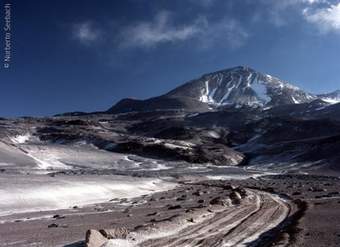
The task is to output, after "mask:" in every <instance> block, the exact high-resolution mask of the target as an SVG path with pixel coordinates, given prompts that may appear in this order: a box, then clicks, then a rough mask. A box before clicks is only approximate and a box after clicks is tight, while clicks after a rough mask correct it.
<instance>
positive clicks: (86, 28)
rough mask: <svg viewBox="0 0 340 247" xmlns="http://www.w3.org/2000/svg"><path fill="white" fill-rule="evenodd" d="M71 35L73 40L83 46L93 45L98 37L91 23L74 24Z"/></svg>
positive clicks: (98, 34)
mask: <svg viewBox="0 0 340 247" xmlns="http://www.w3.org/2000/svg"><path fill="white" fill-rule="evenodd" d="M72 33H73V37H74V38H76V39H77V40H79V41H80V42H82V43H84V44H90V43H93V42H95V41H97V40H98V39H99V37H100V31H99V30H97V29H95V28H94V25H93V24H92V23H91V22H84V23H79V24H75V25H74V26H73V32H72Z"/></svg>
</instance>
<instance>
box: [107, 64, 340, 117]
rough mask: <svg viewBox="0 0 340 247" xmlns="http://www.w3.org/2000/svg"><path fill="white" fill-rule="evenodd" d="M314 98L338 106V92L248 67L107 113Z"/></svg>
mask: <svg viewBox="0 0 340 247" xmlns="http://www.w3.org/2000/svg"><path fill="white" fill-rule="evenodd" d="M317 99H321V100H323V101H325V102H327V103H330V104H334V103H339V102H340V90H337V91H335V92H331V93H329V94H312V93H309V92H305V91H304V90H302V89H300V88H299V87H297V86H294V85H293V84H291V83H289V82H287V81H284V80H281V79H279V78H277V77H274V76H271V75H268V74H265V73H261V72H258V71H256V70H254V69H252V68H250V67H248V66H236V67H232V68H228V69H223V70H218V71H215V72H210V73H205V74H203V75H202V76H200V77H198V78H196V79H193V80H190V81H187V82H185V83H183V84H182V85H180V86H178V87H176V88H174V89H173V90H170V91H169V92H167V93H165V94H163V95H160V96H156V97H151V98H148V99H145V100H139V99H131V98H125V99H122V100H121V101H119V102H117V103H116V104H115V105H113V106H112V107H111V108H110V109H108V110H107V112H108V113H123V112H131V111H150V110H151V111H152V110H185V111H189V112H195V111H197V112H202V111H210V110H216V109H218V108H220V107H223V106H234V107H236V108H239V107H243V106H247V107H259V108H263V109H268V108H271V107H275V106H280V105H289V104H303V103H310V102H312V101H314V100H317Z"/></svg>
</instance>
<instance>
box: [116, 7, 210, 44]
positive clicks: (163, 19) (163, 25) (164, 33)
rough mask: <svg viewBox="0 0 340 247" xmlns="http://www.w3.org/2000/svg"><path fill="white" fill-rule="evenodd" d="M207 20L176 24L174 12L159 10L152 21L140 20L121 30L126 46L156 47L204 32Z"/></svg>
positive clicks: (201, 19) (199, 19)
mask: <svg viewBox="0 0 340 247" xmlns="http://www.w3.org/2000/svg"><path fill="white" fill-rule="evenodd" d="M206 25H207V23H206V20H205V19H204V18H197V19H195V20H194V21H193V22H192V23H188V24H181V25H175V24H174V23H173V19H172V14H171V13H170V12H168V11H161V12H159V13H158V14H157V15H156V16H155V17H154V19H153V20H152V21H149V22H140V23H137V24H135V25H131V26H128V27H126V28H124V29H123V30H122V32H121V37H122V42H121V45H122V46H124V47H154V46H157V45H158V44H162V43H174V42H180V41H185V40H188V39H191V38H193V37H194V36H196V35H198V34H199V33H202V32H203V30H204V29H205V28H206Z"/></svg>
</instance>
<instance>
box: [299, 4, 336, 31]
mask: <svg viewBox="0 0 340 247" xmlns="http://www.w3.org/2000/svg"><path fill="white" fill-rule="evenodd" d="M303 16H304V18H305V19H306V20H307V21H308V22H310V23H312V24H315V25H316V26H317V27H318V28H319V29H320V31H321V32H324V33H326V32H330V31H340V3H337V4H333V5H329V6H328V7H324V8H318V9H314V10H313V9H310V8H306V9H304V10H303Z"/></svg>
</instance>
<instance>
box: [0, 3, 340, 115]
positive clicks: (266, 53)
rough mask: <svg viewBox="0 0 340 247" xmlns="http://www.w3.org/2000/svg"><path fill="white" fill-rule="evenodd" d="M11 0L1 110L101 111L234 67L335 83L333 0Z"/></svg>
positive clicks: (314, 86)
mask: <svg viewBox="0 0 340 247" xmlns="http://www.w3.org/2000/svg"><path fill="white" fill-rule="evenodd" d="M5 1H6V0H5ZM8 1H9V0H8ZM11 3H12V9H11V10H12V28H13V29H12V40H11V42H12V62H11V65H10V66H11V67H10V69H6V70H5V69H3V68H1V70H0V72H1V74H0V81H1V90H0V104H1V107H0V116H22V115H34V116H42V115H51V114H56V113H61V112H67V111H96V110H105V109H107V108H109V107H110V106H111V105H112V104H114V103H115V102H117V101H118V100H120V99H121V98H124V97H135V98H147V97H151V96H156V95H159V94H162V93H165V92H167V91H168V90H170V89H172V88H174V87H176V86H178V85H180V84H182V83H183V82H185V81H187V80H190V79H193V78H196V77H198V76H200V75H201V74H203V73H206V72H212V71H215V70H219V69H223V68H228V67H234V66H237V65H248V66H250V67H253V68H254V69H256V70H259V71H261V72H264V73H267V74H271V75H273V76H277V77H279V78H281V79H284V80H287V81H289V82H291V83H293V84H295V85H297V86H299V87H301V88H302V89H304V90H306V91H309V92H312V93H320V92H327V91H332V90H335V89H339V88H340V76H339V72H340V62H339V54H340V1H332V0H329V1H328V0H285V1H277V0H243V1H240V0H228V1H226V0H114V1H112V0H101V1H94V0H72V1H71V0H58V1H57V0H55V1H52V0H49V1H46V0H29V1H19V0H17V1H13V0H12V1H11ZM2 19H3V18H2ZM2 22H3V21H2ZM2 36H3V35H2ZM1 43H2V47H3V37H2V40H1ZM2 51H3V49H2Z"/></svg>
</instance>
